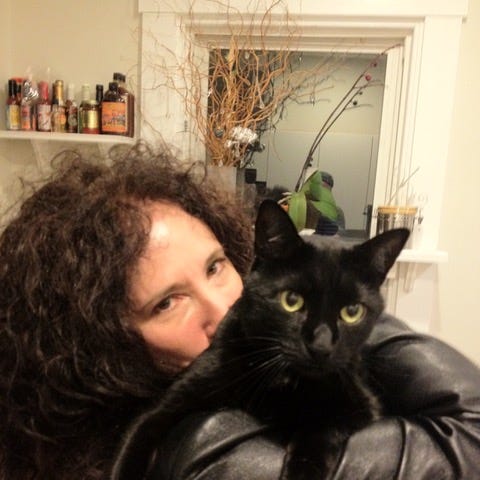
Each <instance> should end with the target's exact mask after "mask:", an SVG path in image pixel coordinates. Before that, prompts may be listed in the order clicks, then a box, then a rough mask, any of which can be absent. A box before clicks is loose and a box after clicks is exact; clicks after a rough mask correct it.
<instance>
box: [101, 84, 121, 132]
mask: <svg viewBox="0 0 480 480" xmlns="http://www.w3.org/2000/svg"><path fill="white" fill-rule="evenodd" d="M101 128H102V133H107V134H110V135H127V104H126V102H125V98H123V97H122V96H121V95H120V93H119V91H118V84H117V83H116V82H110V83H109V84H108V90H107V91H106V92H105V95H104V96H103V101H102V122H101Z"/></svg>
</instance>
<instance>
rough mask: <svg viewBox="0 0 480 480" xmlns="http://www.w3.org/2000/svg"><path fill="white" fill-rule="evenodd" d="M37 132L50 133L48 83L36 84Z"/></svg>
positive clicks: (50, 109) (50, 106)
mask: <svg viewBox="0 0 480 480" xmlns="http://www.w3.org/2000/svg"><path fill="white" fill-rule="evenodd" d="M38 95H39V97H38V103H37V130H38V131H39V132H51V131H52V104H51V102H50V98H49V94H48V82H44V81H41V82H38Z"/></svg>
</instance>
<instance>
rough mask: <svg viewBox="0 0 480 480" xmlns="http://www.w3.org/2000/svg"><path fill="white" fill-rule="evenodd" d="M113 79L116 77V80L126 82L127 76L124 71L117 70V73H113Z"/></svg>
mask: <svg viewBox="0 0 480 480" xmlns="http://www.w3.org/2000/svg"><path fill="white" fill-rule="evenodd" d="M113 79H114V80H117V81H119V82H125V80H126V77H125V75H124V74H123V73H120V72H115V73H114V74H113Z"/></svg>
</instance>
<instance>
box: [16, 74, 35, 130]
mask: <svg viewBox="0 0 480 480" xmlns="http://www.w3.org/2000/svg"><path fill="white" fill-rule="evenodd" d="M21 92H22V93H21V95H22V100H21V102H20V128H21V129H22V130H26V131H31V130H36V129H37V117H36V114H35V102H36V100H37V97H38V92H37V90H36V87H35V85H34V83H33V81H32V79H31V78H27V79H25V80H23V82H22V90H21Z"/></svg>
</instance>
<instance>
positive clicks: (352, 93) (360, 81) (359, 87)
mask: <svg viewBox="0 0 480 480" xmlns="http://www.w3.org/2000/svg"><path fill="white" fill-rule="evenodd" d="M395 46H396V45H394V46H392V47H389V48H387V49H386V50H384V51H383V52H381V53H379V54H378V55H377V56H376V57H375V58H374V59H373V60H372V61H371V62H369V64H368V65H367V67H366V68H365V69H364V70H363V71H362V72H361V73H360V75H358V77H357V78H356V80H355V81H354V82H353V85H352V86H351V87H350V89H349V90H348V91H347V93H345V95H344V96H343V97H342V99H341V100H340V102H339V103H338V104H337V106H336V107H335V108H334V109H333V111H332V112H331V113H330V115H329V116H328V117H327V119H326V120H325V122H324V124H323V125H322V126H321V128H320V130H319V131H318V133H317V135H316V136H315V138H314V140H313V143H312V146H311V147H310V149H309V151H308V153H307V158H306V159H305V163H304V164H303V167H302V170H301V172H300V176H299V177H298V180H297V183H296V185H295V190H294V191H295V192H299V191H300V189H301V187H302V185H303V183H304V181H305V175H306V172H307V170H308V167H310V166H311V165H312V163H313V154H314V153H315V150H316V149H317V148H318V146H319V145H320V142H321V141H322V139H323V137H324V136H325V135H326V134H327V132H328V131H329V130H330V128H331V127H332V125H333V124H334V123H335V122H336V121H337V120H338V118H339V117H340V116H341V115H342V114H343V113H344V112H345V111H346V110H350V109H353V108H358V107H361V106H362V105H361V104H359V103H358V99H357V97H358V96H360V95H362V94H363V91H364V90H365V89H366V88H367V87H371V86H373V85H378V82H376V81H375V80H372V75H371V73H370V71H371V69H372V68H375V67H376V66H377V64H378V58H379V57H381V56H382V55H385V53H386V52H387V51H388V50H390V49H391V48H394V47H395Z"/></svg>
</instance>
